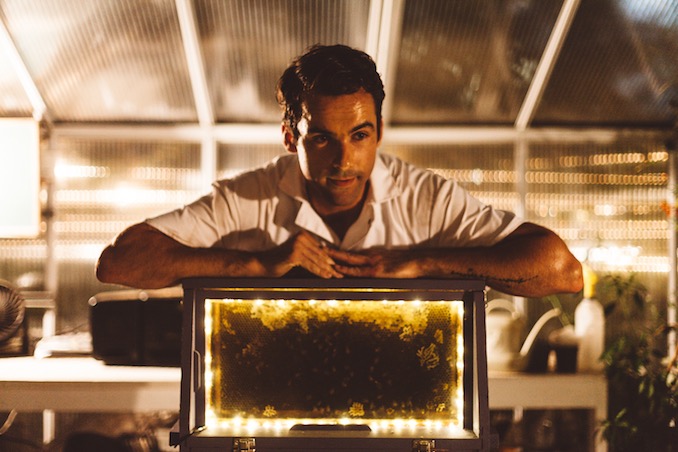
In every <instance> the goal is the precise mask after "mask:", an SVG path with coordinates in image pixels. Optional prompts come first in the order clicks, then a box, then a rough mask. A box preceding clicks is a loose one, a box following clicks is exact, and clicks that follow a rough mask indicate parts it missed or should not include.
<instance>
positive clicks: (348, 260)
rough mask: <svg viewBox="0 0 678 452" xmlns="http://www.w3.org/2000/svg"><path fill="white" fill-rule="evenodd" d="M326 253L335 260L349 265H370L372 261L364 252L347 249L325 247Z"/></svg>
mask: <svg viewBox="0 0 678 452" xmlns="http://www.w3.org/2000/svg"><path fill="white" fill-rule="evenodd" d="M327 254H328V255H329V257H331V258H333V259H335V261H340V262H343V263H344V264H349V265H351V266H356V265H358V266H362V265H371V264H372V263H373V262H372V258H371V257H369V256H366V255H364V254H358V253H349V252H348V251H342V250H337V249H333V248H327Z"/></svg>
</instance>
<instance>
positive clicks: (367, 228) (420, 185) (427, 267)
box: [97, 45, 582, 297]
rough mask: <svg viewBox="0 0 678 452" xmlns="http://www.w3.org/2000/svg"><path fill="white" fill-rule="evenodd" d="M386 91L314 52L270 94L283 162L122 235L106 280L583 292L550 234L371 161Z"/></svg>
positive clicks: (431, 180) (367, 67) (355, 66)
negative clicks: (467, 283)
mask: <svg viewBox="0 0 678 452" xmlns="http://www.w3.org/2000/svg"><path fill="white" fill-rule="evenodd" d="M383 99H384V90H383V85H382V82H381V79H380V77H379V74H378V73H377V71H376V67H375V64H374V62H373V61H372V59H371V58H370V57H369V56H368V55H367V54H365V53H363V52H360V51H357V50H355V49H352V48H349V47H346V46H341V45H336V46H315V47H313V48H311V50H309V52H307V53H306V54H305V55H303V56H301V57H299V58H298V59H296V60H295V61H294V62H293V64H292V65H291V66H290V67H289V68H288V69H287V70H286V71H285V72H284V73H283V75H282V77H281V79H280V81H279V82H278V101H279V103H280V104H281V106H282V107H283V110H284V113H283V116H284V117H283V125H282V137H283V143H284V146H285V148H286V149H287V151H289V155H286V156H284V157H281V158H278V159H276V160H274V161H273V162H271V163H270V164H269V165H268V166H266V167H264V168H259V169H256V170H253V171H250V172H248V173H245V174H243V175H240V176H238V177H235V178H233V179H230V180H223V181H218V182H216V183H215V184H214V186H213V191H212V193H211V194H209V195H207V196H205V197H203V198H201V199H199V200H197V201H195V202H194V203H192V204H190V205H188V206H185V207H184V208H182V209H179V210H176V211H174V212H170V213H168V214H165V215H161V216H160V217H157V218H154V219H150V220H147V221H146V222H143V223H139V224H136V225H134V226H131V227H130V228H128V229H127V230H125V231H124V232H123V233H122V234H121V235H120V236H118V237H117V238H116V240H115V241H114V242H113V244H111V245H110V246H108V247H107V248H106V249H105V250H104V251H103V253H102V255H101V257H100V259H99V263H98V266H97V276H98V278H99V279H100V280H101V281H103V282H109V283H118V284H124V285H129V286H135V287H140V288H157V287H164V286H169V285H172V284H176V283H178V282H179V281H180V280H181V279H182V278H187V277H196V276H203V277H215V276H230V277H242V276H244V277H278V276H283V275H285V274H287V273H288V272H290V271H291V270H292V269H297V268H300V269H303V270H305V271H307V272H310V273H311V274H313V275H316V276H319V277H321V278H342V277H375V278H417V277H443V278H454V277H474V278H483V279H485V280H486V281H487V284H488V285H489V286H491V287H493V288H495V289H497V290H500V291H502V292H505V293H508V294H514V295H520V296H530V297H539V296H544V295H547V294H553V293H561V292H578V291H579V290H581V288H582V271H581V265H580V263H579V262H578V261H577V260H576V259H575V258H574V257H573V256H572V254H571V253H570V252H569V250H568V248H567V246H566V245H565V243H564V242H563V241H562V240H561V239H560V238H559V237H558V236H557V235H556V234H555V233H553V232H552V231H550V230H548V229H546V228H543V227H541V226H538V225H535V224H532V223H526V222H523V221H521V220H519V219H517V218H516V217H515V215H513V214H512V213H510V212H506V211H500V210H496V209H493V208H491V207H489V206H486V205H483V204H482V203H480V202H479V201H478V200H476V199H475V198H473V197H471V196H469V195H468V193H466V192H465V191H464V190H463V189H462V188H460V187H459V186H458V185H457V184H456V183H455V182H453V181H449V180H446V179H444V178H441V177H439V176H436V175H434V174H433V173H431V172H428V171H424V170H421V169H418V168H414V167H412V166H410V165H408V164H406V163H404V162H402V161H400V160H398V159H395V158H393V157H390V156H386V155H382V154H379V153H377V148H378V146H379V144H380V142H381V139H382V132H383V122H382V117H381V106H382V102H383Z"/></svg>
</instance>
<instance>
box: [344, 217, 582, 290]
mask: <svg viewBox="0 0 678 452" xmlns="http://www.w3.org/2000/svg"><path fill="white" fill-rule="evenodd" d="M331 255H332V257H333V258H335V259H336V260H337V261H338V262H340V264H339V265H338V266H337V267H336V268H337V270H338V271H340V272H341V273H343V274H344V275H347V276H358V277H374V278H421V277H435V278H455V277H462V278H480V279H484V280H485V281H486V282H487V284H488V285H489V286H490V287H492V288H494V289H497V290H500V291H502V292H505V293H507V294H512V295H518V296H526V297H542V296H546V295H551V294H556V293H575V292H578V291H580V290H581V289H582V285H583V280H582V270H581V264H580V263H579V261H578V260H577V259H576V258H575V257H574V256H573V255H572V254H571V253H570V251H569V249H568V248H567V246H566V245H565V243H564V242H563V241H562V240H561V239H560V237H558V236H557V235H556V234H555V233H553V232H552V231H549V230H548V229H545V228H542V227H540V226H537V225H533V224H530V223H526V224H524V225H522V226H520V228H518V229H517V230H516V231H514V233H513V234H511V235H510V236H509V237H507V238H506V239H504V240H502V241H501V242H499V243H497V244H496V245H494V246H489V247H472V248H418V249H408V250H384V249H374V250H370V251H368V252H366V253H361V254H352V253H346V252H342V251H334V252H333V253H332V254H331Z"/></svg>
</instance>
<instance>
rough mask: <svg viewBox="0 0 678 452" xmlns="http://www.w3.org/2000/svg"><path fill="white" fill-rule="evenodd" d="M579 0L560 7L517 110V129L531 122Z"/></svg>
mask: <svg viewBox="0 0 678 452" xmlns="http://www.w3.org/2000/svg"><path fill="white" fill-rule="evenodd" d="M579 2H580V0H565V2H564V3H563V6H562V8H561V9H560V13H559V14H558V18H557V19H556V23H555V24H554V26H553V30H552V31H551V36H549V40H548V42H547V43H546V47H545V48H544V53H543V54H542V57H541V60H540V61H539V64H538V65H537V69H536V70H535V73H534V77H532V83H530V87H529V88H528V90H527V94H526V95H525V99H523V104H522V105H521V107H520V111H518V116H517V117H516V122H515V127H516V128H517V129H518V130H526V129H527V128H528V127H529V126H530V124H531V123H532V118H534V114H535V112H536V110H537V107H538V106H539V102H540V101H541V98H542V95H543V94H544V89H545V88H546V84H547V83H548V79H549V77H550V76H551V72H552V71H553V67H554V66H555V64H556V62H557V61H558V55H559V54H560V49H561V48H562V47H563V43H564V42H565V38H566V37H567V32H568V31H569V30H570V26H571V25H572V21H573V20H574V16H575V14H576V13H577V9H578V8H579Z"/></svg>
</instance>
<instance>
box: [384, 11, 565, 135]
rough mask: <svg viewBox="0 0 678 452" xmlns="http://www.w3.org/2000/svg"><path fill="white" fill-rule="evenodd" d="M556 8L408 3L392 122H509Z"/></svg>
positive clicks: (540, 52)
mask: <svg viewBox="0 0 678 452" xmlns="http://www.w3.org/2000/svg"><path fill="white" fill-rule="evenodd" d="M560 4H561V1H560V0H551V1H537V2H525V1H519V0H513V1H504V0H501V1H484V2H469V1H465V0H455V1H450V0H416V1H408V2H407V3H406V6H405V14H404V20H403V27H402V42H401V45H400V51H399V53H398V56H397V60H398V64H397V70H396V71H395V92H394V95H393V123H395V124H422V123H428V124H445V123H478V122H482V123H512V122H513V121H514V119H515V117H516V115H517V113H518V110H519V109H520V106H521V104H522V101H523V96H524V95H525V93H526V92H527V88H528V87H529V84H530V82H531V80H532V77H533V75H534V71H535V69H536V66H537V63H538V62H539V59H540V58H541V55H542V52H543V49H544V47H545V45H546V41H547V39H548V37H549V35H550V33H551V28H552V26H553V24H554V22H555V19H556V17H557V15H558V11H559V8H560Z"/></svg>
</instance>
